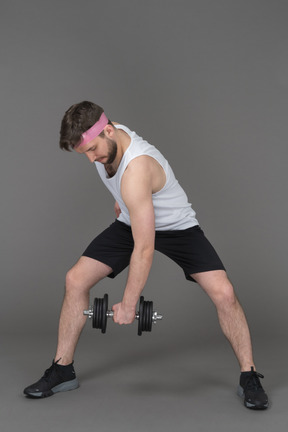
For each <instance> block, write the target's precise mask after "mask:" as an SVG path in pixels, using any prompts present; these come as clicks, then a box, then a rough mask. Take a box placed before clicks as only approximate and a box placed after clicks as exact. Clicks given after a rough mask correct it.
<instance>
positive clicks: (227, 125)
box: [0, 0, 288, 431]
mask: <svg viewBox="0 0 288 432" xmlns="http://www.w3.org/2000/svg"><path fill="white" fill-rule="evenodd" d="M287 12H288V6H287V2H286V1H284V0H283V1H280V0H276V1H275V0H273V1H272V0H270V1H268V0H263V1H260V0H249V1H247V0H242V1H235V0H217V1H213V0H201V1H200V0H190V1H188V0H177V1H171V0H167V1H164V0H154V1H151V0H146V1H145V2H138V1H136V0H134V1H133V0H124V1H115V0H114V1H111V2H104V1H102V2H98V1H95V0H94V1H92V0H82V1H81V2H74V1H68V0H65V1H61V0H58V1H55V0H50V1H49V2H48V1H47V2H44V1H39V0H38V1H36V0H35V1H33V0H27V1H25V2H21V1H19V0H14V1H13V0H10V1H9V2H8V1H4V2H2V3H1V18H0V19H1V26H0V41H1V42H0V43H1V100H0V110H1V131H0V133H1V143H2V145H1V170H0V175H1V182H0V187H1V249H2V250H1V286H2V290H1V296H2V299H1V304H0V312H1V313H0V320H1V327H0V328H1V345H2V350H1V351H2V353H1V372H2V373H3V380H2V386H1V410H2V412H1V417H0V422H1V423H2V426H1V430H3V431H4V430H7V431H10V430H11V431H12V430H16V427H19V426H20V425H21V427H22V429H24V430H26V429H27V430H33V429H36V427H37V428H39V427H41V428H42V430H43V431H46V430H47V431H50V430H52V429H55V427H56V429H57V427H58V428H59V429H60V427H61V429H62V430H63V429H64V430H75V431H76V430H78V431H79V430H80V428H81V429H82V430H90V428H91V427H95V429H97V430H101V431H106V430H109V431H110V430H112V429H114V428H115V427H117V428H118V430H121V431H122V430H127V429H128V430H132V428H133V429H134V430H139V431H142V430H143V431H144V430H145V431H146V430H148V429H151V430H156V429H157V430H168V431H174V430H175V429H176V428H177V429H178V430H179V431H186V430H191V428H193V427H195V428H196V429H195V430H198V431H200V430H212V428H213V430H215V428H219V430H220V429H221V430H231V428H232V427H233V429H234V430H236V431H237V430H240V428H241V430H243V426H245V422H247V427H251V428H253V429H254V430H256V431H257V430H259V431H260V430H263V428H265V427H267V430H268V429H269V430H271V429H272V428H273V430H274V431H278V430H279V431H280V430H281V431H282V430H283V425H284V426H287V423H288V421H287V415H286V414H285V413H286V403H287V377H286V375H285V374H284V371H285V365H286V363H287V349H286V335H287V313H286V309H287V306H286V305H287V289H286V284H287V282H286V281H287V264H286V257H287V249H286V244H287V229H286V225H287V216H288V206H287V94H288V59H287V37H288V30H287ZM85 99H86V100H91V101H94V102H96V103H98V104H100V105H102V106H103V107H104V108H105V111H106V113H107V115H108V116H109V117H110V118H111V119H112V120H114V121H118V122H122V123H124V124H126V125H127V126H128V127H130V128H131V129H132V130H136V131H137V132H138V133H139V134H140V135H142V136H144V137H145V138H146V139H147V140H148V141H150V142H151V143H152V144H154V145H156V146H157V147H158V148H159V149H160V150H161V151H162V152H163V153H164V155H165V156H166V157H167V159H168V160H169V161H170V163H171V165H172V167H173V169H174V172H175V174H176V176H177V178H178V179H179V181H180V183H181V184H182V186H183V187H184V189H185V190H186V192H187V195H188V197H189V200H190V202H192V205H193V208H194V209H195V210H196V212H197V217H198V219H199V221H200V224H201V226H202V228H203V229H204V230H205V232H206V235H207V236H208V238H209V239H210V241H211V242H212V243H213V244H214V246H215V247H216V249H217V251H218V252H219V254H220V256H221V257H222V259H223V261H224V263H225V265H226V267H227V270H228V274H229V276H230V278H231V280H232V282H233V283H234V285H235V289H236V292H237V294H238V296H239V298H240V301H241V303H242V304H243V306H244V308H245V311H246V314H247V317H248V321H249V324H250V327H251V332H252V337H253V341H254V350H255V356H256V361H257V364H258V368H259V370H260V371H261V372H264V373H265V374H266V377H265V382H264V384H265V387H267V390H268V391H269V394H270V397H271V399H272V401H273V403H272V409H270V410H269V411H267V412H266V413H254V412H250V411H248V410H245V409H244V408H243V407H242V406H241V404H240V401H238V400H237V398H236V396H235V392H234V387H235V386H236V384H237V380H238V366H237V363H236V360H235V359H234V356H233V354H232V352H231V350H230V347H229V346H228V344H227V343H226V341H225V340H224V337H223V336H222V334H221V332H220V330H219V327H218V321H217V318H216V314H215V311H214V307H213V306H212V304H211V303H210V301H209V299H208V298H207V297H206V296H205V295H204V294H203V293H202V292H201V290H200V289H199V287H198V286H197V285H196V284H192V283H189V282H187V281H186V280H185V279H184V277H183V274H182V271H181V269H179V268H178V267H177V266H176V265H175V264H174V263H172V262H170V261H168V259H167V258H165V257H162V256H160V255H158V254H156V255H155V260H154V265H153V269H152V271H151V274H150V277H149V281H148V284H147V287H146V288H145V291H144V294H145V296H146V298H147V299H148V298H151V299H153V300H154V303H155V306H156V308H157V309H158V310H159V311H160V312H162V313H163V314H164V315H165V321H163V322H162V323H160V324H159V325H157V327H156V328H155V329H153V332H152V333H151V334H149V335H145V336H143V337H142V338H137V337H136V325H135V324H134V325H133V326H129V328H128V327H127V328H117V326H114V325H113V324H112V323H110V326H109V329H108V332H109V334H107V335H105V337H103V336H102V335H99V334H98V333H97V334H96V333H95V331H93V330H92V329H91V328H90V323H88V324H87V326H86V327H85V330H84V334H83V337H82V339H81V342H80V346H79V349H78V351H77V354H76V358H75V361H76V363H77V366H76V371H78V375H79V378H80V380H81V383H82V387H81V389H80V390H78V391H77V392H71V394H70V393H69V395H68V394H61V395H57V396H55V397H54V398H50V399H48V400H45V401H41V402H40V401H39V402H36V405H35V401H29V400H26V399H25V398H24V397H22V395H21V392H22V388H23V387H25V386H26V385H28V384H30V383H31V380H35V379H38V378H39V376H40V375H41V373H42V372H43V370H44V369H45V368H46V367H48V366H49V364H50V362H51V360H52V358H53V355H54V349H55V344H56V331H57V321H58V315H59V312H60V307H61V302H62V298H63V285H64V278H65V273H66V271H67V270H68V269H69V268H70V267H71V266H72V265H73V264H74V263H75V261H76V260H77V259H78V257H79V255H80V254H81V253H82V251H83V249H84V248H85V247H86V245H87V244H88V242H90V240H91V239H92V238H93V237H94V236H95V235H96V234H97V233H98V232H100V231H101V230H102V229H103V228H105V227H106V226H107V224H108V223H110V222H112V221H113V219H114V213H113V204H114V203H113V200H112V197H110V196H109V193H108V191H106V190H105V188H104V186H103V185H102V184H101V183H100V180H99V179H98V178H97V173H96V170H95V167H94V166H93V165H92V164H89V162H88V160H87V159H86V158H85V157H81V156H79V155H78V154H74V153H70V154H69V153H66V152H62V151H60V150H59V148H58V139H59V129H60V122H61V119H62V116H63V114H64V112H65V110H66V109H67V108H68V107H69V106H70V105H71V104H73V103H76V102H80V101H82V100H85ZM126 276H127V274H126V272H124V273H123V274H121V275H120V276H119V277H118V278H117V279H116V280H114V281H111V280H107V281H103V282H102V283H101V284H100V285H99V286H98V287H97V289H94V290H93V291H92V293H91V298H93V297H94V295H101V296H102V294H103V293H104V292H108V293H109V296H110V299H111V301H110V303H111V304H113V303H116V302H118V301H119V300H120V298H121V295H122V292H123V289H124V286H125V280H126ZM3 402H4V404H3ZM15 413H17V415H16V414H15ZM67 422H68V424H67Z"/></svg>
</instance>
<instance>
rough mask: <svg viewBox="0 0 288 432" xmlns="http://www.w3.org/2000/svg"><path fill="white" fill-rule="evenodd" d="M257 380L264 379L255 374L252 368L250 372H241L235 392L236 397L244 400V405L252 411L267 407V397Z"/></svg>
mask: <svg viewBox="0 0 288 432" xmlns="http://www.w3.org/2000/svg"><path fill="white" fill-rule="evenodd" d="M259 378H264V376H263V375H261V374H260V373H258V372H256V371H255V370H254V368H253V367H251V372H242V373H241V375H240V385H239V387H238V391H237V393H238V395H239V396H240V397H242V398H243V399H244V405H245V406H246V407H247V408H250V409H254V410H263V409H266V408H268V405H269V402H268V396H267V394H266V393H265V390H264V389H263V387H262V385H261V383H260V379H259Z"/></svg>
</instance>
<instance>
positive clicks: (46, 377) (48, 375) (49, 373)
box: [42, 360, 59, 382]
mask: <svg viewBox="0 0 288 432" xmlns="http://www.w3.org/2000/svg"><path fill="white" fill-rule="evenodd" d="M58 362H59V360H57V361H56V362H54V361H53V363H52V365H51V366H50V368H48V369H46V371H45V372H44V375H43V377H42V378H43V379H44V380H45V381H46V382H49V380H50V378H51V377H52V374H53V372H54V371H55V369H56V366H57V364H58Z"/></svg>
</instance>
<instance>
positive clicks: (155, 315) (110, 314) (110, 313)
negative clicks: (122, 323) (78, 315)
mask: <svg viewBox="0 0 288 432" xmlns="http://www.w3.org/2000/svg"><path fill="white" fill-rule="evenodd" d="M83 315H87V316H88V318H90V319H91V318H93V309H91V306H90V309H89V310H84V312H83ZM106 316H107V317H109V318H112V317H113V316H114V311H113V310H107V312H106ZM162 318H163V316H162V315H158V313H157V312H156V311H155V312H153V313H152V322H153V324H156V323H157V321H158V320H162ZM135 319H137V320H139V312H137V313H136V315H135Z"/></svg>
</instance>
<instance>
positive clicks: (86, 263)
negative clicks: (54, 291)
mask: <svg viewBox="0 0 288 432" xmlns="http://www.w3.org/2000/svg"><path fill="white" fill-rule="evenodd" d="M111 272H112V268H111V267H109V266H107V265H106V264H104V263H102V262H100V261H97V260H94V259H92V258H88V257H84V256H82V257H81V258H80V259H79V260H78V261H77V263H76V264H75V265H74V266H73V267H72V268H71V269H70V270H69V272H68V273H67V276H66V286H67V287H68V288H69V287H73V286H74V287H77V289H80V288H81V289H83V290H87V289H90V288H92V287H93V286H94V285H95V284H96V283H98V282H99V281H100V280H101V279H104V278H105V277H106V276H108V275H109V274H110V273H111Z"/></svg>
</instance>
